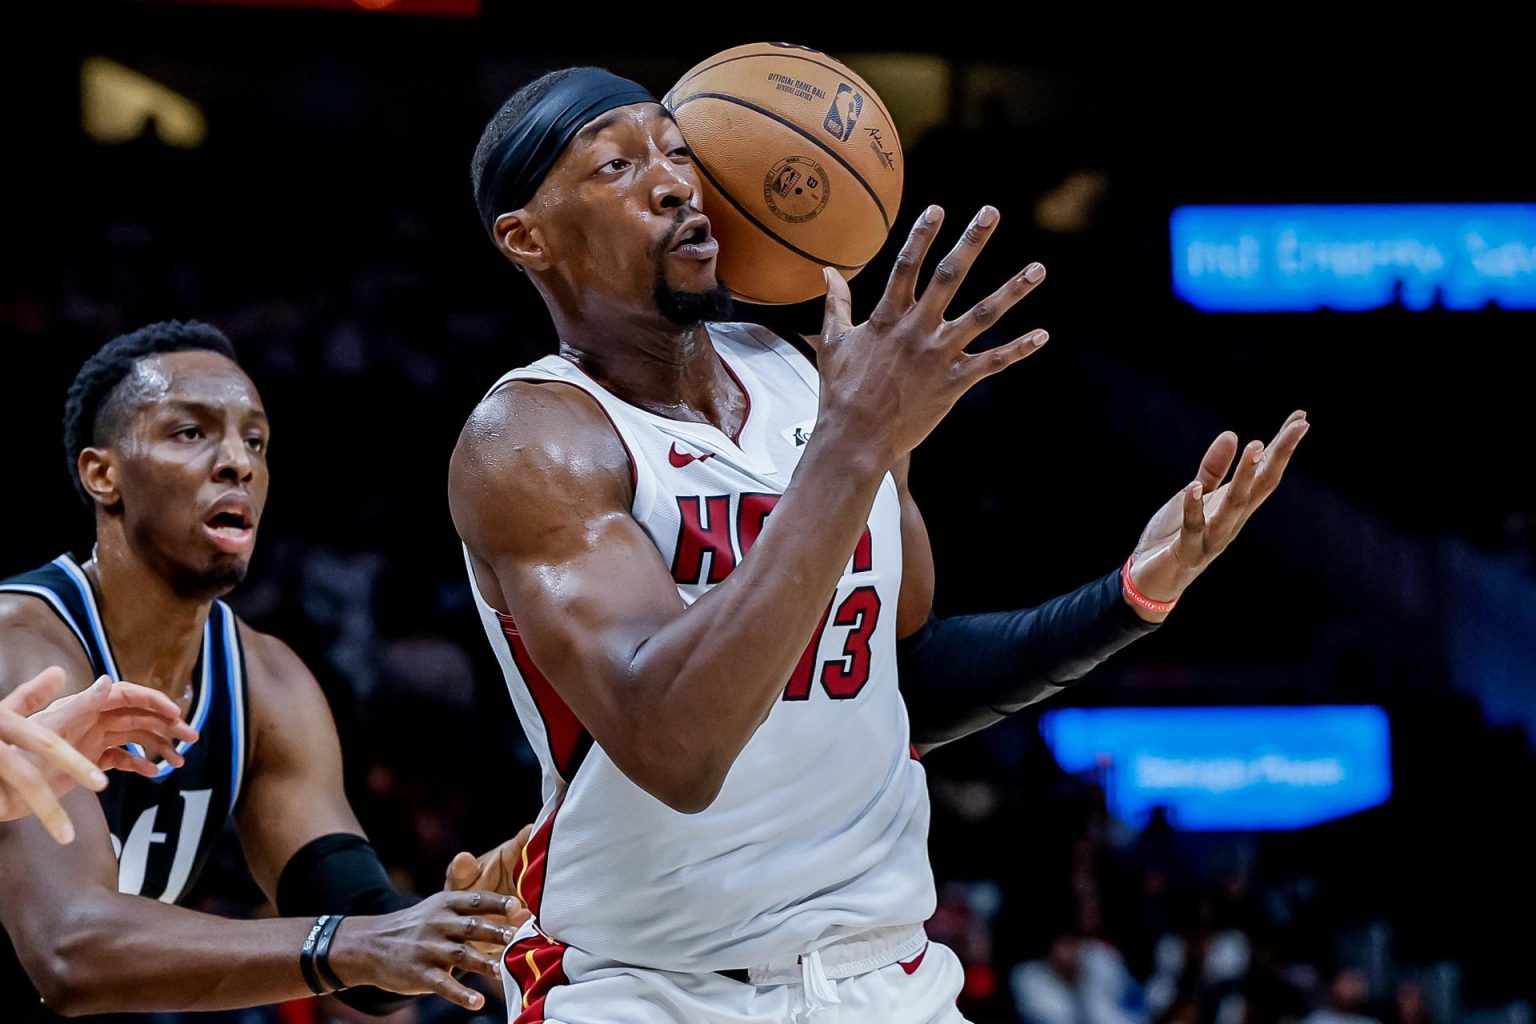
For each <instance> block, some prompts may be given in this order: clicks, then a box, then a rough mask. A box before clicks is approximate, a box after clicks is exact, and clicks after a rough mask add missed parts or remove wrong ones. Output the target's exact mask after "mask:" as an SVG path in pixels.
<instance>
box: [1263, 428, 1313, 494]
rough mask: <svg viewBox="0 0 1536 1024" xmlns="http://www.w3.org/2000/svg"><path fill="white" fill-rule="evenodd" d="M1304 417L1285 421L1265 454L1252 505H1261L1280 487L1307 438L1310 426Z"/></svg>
mask: <svg viewBox="0 0 1536 1024" xmlns="http://www.w3.org/2000/svg"><path fill="white" fill-rule="evenodd" d="M1304 415H1305V414H1302V416H1298V415H1297V414H1296V413H1292V414H1291V418H1290V419H1288V420H1286V421H1285V426H1283V427H1281V428H1280V432H1279V433H1278V434H1276V435H1275V439H1274V440H1273V441H1272V442H1270V445H1269V448H1268V449H1266V450H1265V452H1264V460H1263V462H1261V463H1260V464H1259V478H1258V480H1257V481H1255V483H1254V491H1253V501H1252V505H1254V506H1257V505H1259V504H1260V503H1261V502H1262V501H1263V500H1264V499H1265V498H1267V497H1269V496H1270V494H1271V493H1273V492H1274V489H1275V488H1276V487H1278V486H1279V485H1280V477H1281V476H1282V475H1284V473H1285V467H1286V466H1287V465H1289V464H1290V461H1291V456H1292V455H1294V454H1296V446H1297V445H1299V444H1301V439H1302V438H1303V437H1305V436H1306V433H1307V427H1308V426H1309V424H1308V423H1307V421H1306V419H1305V418H1303V417H1304Z"/></svg>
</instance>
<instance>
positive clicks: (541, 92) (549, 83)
mask: <svg viewBox="0 0 1536 1024" xmlns="http://www.w3.org/2000/svg"><path fill="white" fill-rule="evenodd" d="M598 70H601V69H600V68H592V67H575V68H561V69H560V70H559V71H551V72H549V73H548V74H544V75H540V76H539V77H538V78H535V79H534V80H533V81H531V82H529V83H528V84H527V85H525V86H523V87H522V88H521V89H519V90H517V92H514V93H513V94H512V95H511V96H509V97H507V101H506V102H505V103H503V104H502V105H501V109H500V110H498V111H496V113H495V114H494V115H492V117H491V119H490V120H489V121H488V122H486V125H485V130H484V131H482V132H481V133H480V144H479V145H477V146H476V147H475V155H474V158H473V159H472V160H470V162H469V180H470V184H471V185H473V186H474V190H475V206H476V208H477V209H478V208H479V206H480V186H481V181H480V179H481V178H482V177H483V176H484V175H485V165H486V164H487V163H489V162H490V160H491V154H493V153H495V152H496V151H497V150H498V149H499V148H500V147H501V144H502V142H503V141H504V140H505V139H506V137H507V136H508V135H510V134H511V133H512V129H513V128H514V127H516V125H517V122H519V121H521V120H522V119H523V115H524V114H526V113H528V111H529V110H530V109H532V107H533V105H534V104H535V103H537V102H539V100H542V99H543V98H544V97H545V96H548V95H549V93H550V90H552V89H553V88H554V87H555V86H557V85H559V84H560V83H561V82H563V81H565V80H566V79H567V78H569V77H571V76H572V75H574V74H575V73H576V72H578V71H598Z"/></svg>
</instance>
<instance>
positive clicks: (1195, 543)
mask: <svg viewBox="0 0 1536 1024" xmlns="http://www.w3.org/2000/svg"><path fill="white" fill-rule="evenodd" d="M1204 493H1205V488H1204V487H1202V486H1201V485H1200V481H1198V480H1196V481H1195V482H1194V483H1192V484H1190V485H1189V486H1188V487H1186V488H1184V522H1183V527H1182V528H1181V529H1180V530H1179V536H1178V539H1177V540H1175V541H1174V545H1175V548H1176V551H1175V553H1176V554H1177V556H1178V560H1179V563H1180V564H1181V565H1199V564H1200V563H1201V562H1202V561H1203V560H1204V558H1205V502H1204V501H1202V500H1201V498H1202V496H1203V495H1204Z"/></svg>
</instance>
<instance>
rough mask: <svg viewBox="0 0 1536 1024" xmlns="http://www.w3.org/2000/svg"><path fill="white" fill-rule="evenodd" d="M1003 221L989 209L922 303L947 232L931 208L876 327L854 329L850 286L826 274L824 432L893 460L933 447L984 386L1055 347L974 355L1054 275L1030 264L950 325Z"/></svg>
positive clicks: (1012, 345)
mask: <svg viewBox="0 0 1536 1024" xmlns="http://www.w3.org/2000/svg"><path fill="white" fill-rule="evenodd" d="M998 217H999V214H998V212H997V210H996V209H994V208H993V207H991V206H983V207H982V208H981V210H980V212H978V213H977V214H976V216H975V218H974V219H972V221H971V223H970V225H969V226H967V227H966V229H965V232H964V234H963V235H962V236H961V238H960V241H959V242H958V243H956V245H955V247H954V248H953V249H952V250H950V252H949V254H948V255H947V256H945V257H944V258H943V259H941V260H940V261H939V262H938V264H937V265H936V266H935V267H934V271H933V275H932V276H931V277H930V278H929V281H928V284H927V286H926V287H925V288H923V290H922V294H921V295H919V294H918V293H917V283H918V281H917V278H918V271H919V270H920V269H921V267H922V265H923V260H924V258H925V257H926V256H927V254H928V249H929V247H930V246H931V245H932V244H933V239H934V237H935V236H936V235H937V234H938V231H939V225H940V224H942V223H943V220H944V211H943V210H942V209H940V208H939V207H937V206H930V207H929V208H928V209H927V210H925V211H924V212H923V214H922V215H921V216H920V217H919V218H918V220H917V224H916V225H915V226H914V227H913V228H912V233H911V235H910V236H908V238H907V241H906V244H905V245H904V246H903V247H902V250H901V253H900V254H899V255H898V256H897V257H896V266H895V268H894V269H893V270H892V271H891V277H890V281H889V282H887V284H886V288H885V294H884V295H883V296H882V297H881V299H880V301H879V303H878V304H877V305H876V306H875V309H874V311H873V312H872V313H871V314H870V316H869V319H868V320H867V321H865V322H864V323H861V324H858V325H857V326H854V321H853V311H852V309H851V305H850V299H849V291H848V283H847V282H846V281H844V280H843V278H842V276H841V275H840V274H838V273H837V272H836V271H834V270H831V269H828V270H827V271H826V274H825V276H826V280H827V299H826V307H825V312H824V315H823V319H822V328H821V335H820V339H819V341H818V343H817V357H816V365H817V367H818V370H819V372H820V374H821V414H820V415H819V416H818V418H817V431H816V432H817V433H818V434H821V433H823V424H827V425H830V426H833V427H834V429H833V430H832V431H827V432H828V433H836V432H838V431H839V430H842V429H844V428H846V429H847V432H848V433H849V434H850V435H851V436H853V437H856V438H858V439H859V442H860V444H862V445H871V444H873V445H876V446H878V447H879V449H881V450H879V451H878V454H879V455H880V456H881V457H885V456H889V459H890V460H894V459H896V458H898V457H900V456H902V455H905V454H906V453H907V452H909V451H911V450H912V449H913V448H915V447H917V445H918V443H919V442H921V441H922V440H923V438H924V437H926V436H927V435H928V433H929V431H931V430H932V429H933V428H934V427H935V426H937V425H938V422H939V421H940V420H941V419H943V418H944V416H945V414H946V413H948V412H949V410H950V409H951V408H952V407H953V406H954V404H955V402H956V401H957V400H959V398H960V396H961V395H963V394H965V392H966V391H967V390H969V389H970V388H971V387H972V386H973V385H974V384H976V382H977V381H979V380H981V379H982V378H983V377H987V376H990V375H991V374H994V373H997V372H999V371H1001V370H1003V369H1006V368H1007V367H1009V366H1012V365H1013V364H1014V363H1016V362H1018V361H1019V360H1020V359H1023V358H1024V357H1026V356H1028V355H1030V354H1032V353H1033V352H1035V351H1037V350H1038V349H1039V348H1040V346H1041V345H1043V344H1044V343H1045V341H1046V338H1047V337H1048V336H1047V334H1046V332H1045V331H1043V330H1033V331H1030V332H1029V333H1028V334H1025V335H1023V336H1021V337H1018V338H1015V339H1014V340H1012V341H1010V342H1006V343H1005V344H1002V345H999V346H997V347H996V348H992V349H988V350H986V351H984V352H977V353H968V352H966V351H965V347H966V346H967V345H969V344H970V343H971V342H972V341H975V340H976V338H977V337H978V336H979V335H980V334H981V333H982V332H983V331H985V330H986V329H987V328H989V327H991V326H992V325H993V324H995V323H996V322H997V321H998V319H999V318H1000V317H1001V316H1002V315H1003V314H1004V313H1006V312H1007V311H1008V310H1009V309H1011V308H1012V307H1013V306H1014V304H1015V303H1017V302H1018V301H1019V300H1020V299H1022V298H1024V296H1026V295H1028V294H1029V293H1030V292H1031V291H1033V290H1034V288H1035V286H1036V285H1037V284H1039V283H1040V282H1041V281H1042V280H1043V279H1044V278H1045V268H1044V267H1043V266H1041V265H1040V264H1038V263H1031V264H1030V265H1029V266H1027V267H1025V268H1024V269H1023V270H1021V271H1019V272H1018V273H1017V274H1015V275H1014V276H1013V277H1011V278H1010V279H1009V280H1008V281H1007V283H1005V284H1004V285H1003V286H1002V287H1000V288H998V289H997V290H996V291H994V292H993V293H992V294H991V295H989V296H988V297H987V298H985V299H983V300H982V301H980V302H978V303H977V304H976V305H974V306H972V307H971V308H970V309H969V310H966V311H965V312H963V313H962V314H960V315H959V316H956V317H954V318H952V319H946V316H947V314H948V312H949V304H950V302H951V301H952V300H953V299H954V297H955V293H956V292H957V291H958V290H959V288H960V285H961V283H962V282H964V281H965V278H966V275H967V274H968V273H969V272H970V269H971V265H972V264H973V263H975V261H976V257H977V256H978V255H979V254H980V253H981V250H982V248H983V247H984V246H985V245H986V244H987V240H988V239H989V238H991V237H992V233H993V231H994V230H996V228H997V222H998Z"/></svg>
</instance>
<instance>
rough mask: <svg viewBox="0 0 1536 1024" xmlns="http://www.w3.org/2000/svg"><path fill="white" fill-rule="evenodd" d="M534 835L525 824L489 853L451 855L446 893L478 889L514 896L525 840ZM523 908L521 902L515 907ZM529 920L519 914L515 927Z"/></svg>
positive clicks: (444, 882)
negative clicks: (515, 833) (452, 856)
mask: <svg viewBox="0 0 1536 1024" xmlns="http://www.w3.org/2000/svg"><path fill="white" fill-rule="evenodd" d="M532 835H533V826H532V825H524V826H523V827H522V830H521V831H520V832H518V833H517V835H515V836H513V837H512V838H511V839H508V840H507V841H506V842H504V843H502V844H501V845H500V846H498V847H496V849H494V850H492V851H490V852H489V853H482V854H481V855H480V856H478V857H476V856H475V855H474V854H472V853H470V852H468V851H465V852H463V853H460V854H457V855H455V856H454V858H453V860H452V861H450V862H449V864H448V873H447V877H446V878H444V880H443V890H444V891H445V892H466V891H468V890H470V889H480V890H483V891H485V892H495V893H500V894H501V895H503V896H516V895H517V876H518V875H519V874H520V873H521V872H522V868H523V852H524V851H525V850H526V849H527V848H528V840H529V838H530V837H531V836H532ZM518 905H519V906H522V904H521V902H519V904H518ZM527 919H528V912H527V911H526V910H524V911H522V912H521V917H520V918H519V919H518V920H516V921H515V922H514V923H515V924H522V923H523V921H525V920H527Z"/></svg>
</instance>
